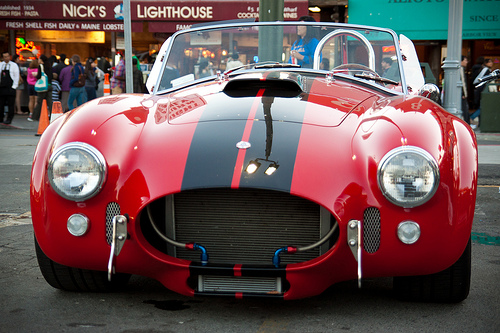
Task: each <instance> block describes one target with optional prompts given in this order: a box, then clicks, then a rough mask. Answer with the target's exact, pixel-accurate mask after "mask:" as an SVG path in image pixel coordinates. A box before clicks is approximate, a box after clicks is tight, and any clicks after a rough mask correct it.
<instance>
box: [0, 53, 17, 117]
mask: <svg viewBox="0 0 500 333" xmlns="http://www.w3.org/2000/svg"><path fill="white" fill-rule="evenodd" d="M2 59H3V61H2V62H1V63H0V75H1V77H0V122H3V123H4V124H10V123H11V122H12V119H13V118H14V110H15V104H16V88H17V86H18V85H19V67H18V66H17V64H16V63H15V62H13V61H10V53H9V52H4V53H2ZM5 105H8V109H9V111H8V113H7V119H4V110H5Z"/></svg>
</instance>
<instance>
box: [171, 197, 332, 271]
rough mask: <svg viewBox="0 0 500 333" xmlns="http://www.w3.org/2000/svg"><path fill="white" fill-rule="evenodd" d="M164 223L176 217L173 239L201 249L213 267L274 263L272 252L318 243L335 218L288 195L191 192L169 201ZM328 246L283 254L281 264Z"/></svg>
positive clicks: (181, 252)
mask: <svg viewBox="0 0 500 333" xmlns="http://www.w3.org/2000/svg"><path fill="white" fill-rule="evenodd" d="M165 202H166V204H165V209H166V213H165V216H166V221H168V220H169V218H168V216H173V218H172V221H173V222H171V223H172V224H173V225H174V226H173V227H169V226H168V223H169V222H166V223H167V226H166V227H165V230H167V234H168V230H171V232H172V233H173V234H172V235H169V237H171V238H175V240H177V241H178V242H182V243H188V242H196V243H198V244H201V245H203V246H204V247H205V248H206V249H207V252H208V254H209V261H210V262H211V263H222V264H224V263H228V264H234V263H241V264H266V265H269V264H272V257H273V255H274V252H275V251H276V250H277V249H279V248H281V247H283V246H305V245H310V244H313V243H315V242H317V241H318V240H319V239H320V238H321V236H322V235H325V234H326V233H327V232H328V230H330V228H331V225H332V223H333V222H335V221H334V219H333V218H332V217H331V215H330V214H327V215H326V218H325V214H324V211H325V210H324V209H323V212H322V211H321V208H320V206H319V205H317V204H315V203H313V202H310V201H308V200H305V199H303V198H299V197H295V196H291V195H289V194H287V193H282V192H277V191H268V190H254V189H238V190H234V189H210V190H192V191H186V192H182V193H178V194H175V195H174V196H173V200H172V198H171V197H169V198H166V199H165ZM332 244H333V241H332V242H331V243H329V244H327V245H326V248H325V247H323V248H322V249H319V248H315V249H312V250H310V251H305V252H299V253H296V254H286V253H284V254H282V255H281V262H282V263H284V264H287V263H296V262H303V261H307V260H311V259H313V258H316V257H318V256H319V255H320V254H322V253H324V252H326V250H327V249H328V248H329V247H330V246H331V245H332ZM169 254H170V255H174V256H176V257H178V258H182V259H187V260H192V261H199V260H200V254H199V252H197V251H188V250H185V249H182V248H176V249H175V251H174V253H169Z"/></svg>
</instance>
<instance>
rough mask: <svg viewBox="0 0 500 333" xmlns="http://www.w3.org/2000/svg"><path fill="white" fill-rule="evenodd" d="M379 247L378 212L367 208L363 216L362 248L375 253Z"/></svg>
mask: <svg viewBox="0 0 500 333" xmlns="http://www.w3.org/2000/svg"><path fill="white" fill-rule="evenodd" d="M379 247H380V211H379V210H378V209H377V208H374V207H369V208H367V209H366V210H365V213H364V216H363V248H364V249H365V251H366V252H368V253H375V252H377V250H378V249H379Z"/></svg>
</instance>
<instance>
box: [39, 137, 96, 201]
mask: <svg viewBox="0 0 500 333" xmlns="http://www.w3.org/2000/svg"><path fill="white" fill-rule="evenodd" d="M48 175H49V181H50V185H51V186H52V188H53V189H54V190H55V191H56V192H57V193H58V194H59V195H60V196H62V197H63V198H66V199H69V200H73V201H84V200H87V199H89V198H92V197H93V196H94V195H96V194H97V193H99V191H100V190H101V187H102V185H103V183H104V180H105V178H106V162H105V160H104V157H103V156H102V154H101V153H100V152H99V151H98V150H97V149H95V148H94V147H92V146H90V145H88V144H86V143H83V142H72V143H68V144H65V145H63V146H61V147H60V148H59V149H57V150H56V151H55V152H54V153H53V154H52V156H51V157H50V160H49V168H48Z"/></svg>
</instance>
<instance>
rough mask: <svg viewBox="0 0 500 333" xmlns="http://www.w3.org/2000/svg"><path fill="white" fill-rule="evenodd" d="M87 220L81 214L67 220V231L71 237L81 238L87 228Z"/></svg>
mask: <svg viewBox="0 0 500 333" xmlns="http://www.w3.org/2000/svg"><path fill="white" fill-rule="evenodd" d="M89 222H90V221H89V219H88V218H87V216H85V215H82V214H73V215H71V216H70V217H69V219H68V231H69V233H70V234H72V235H73V236H83V235H85V233H86V232H87V229H88V228H89Z"/></svg>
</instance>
